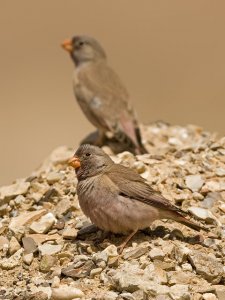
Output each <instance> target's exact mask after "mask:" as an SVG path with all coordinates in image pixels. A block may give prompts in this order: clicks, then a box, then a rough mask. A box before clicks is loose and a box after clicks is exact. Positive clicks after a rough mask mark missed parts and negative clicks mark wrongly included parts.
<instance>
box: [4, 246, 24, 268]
mask: <svg viewBox="0 0 225 300" xmlns="http://www.w3.org/2000/svg"><path fill="white" fill-rule="evenodd" d="M22 253H23V249H22V248H21V249H19V250H18V251H17V252H16V253H14V254H13V255H12V256H10V257H9V258H4V259H2V260H0V267H2V269H5V270H11V269H13V268H15V267H16V266H19V265H20V259H21V256H22Z"/></svg>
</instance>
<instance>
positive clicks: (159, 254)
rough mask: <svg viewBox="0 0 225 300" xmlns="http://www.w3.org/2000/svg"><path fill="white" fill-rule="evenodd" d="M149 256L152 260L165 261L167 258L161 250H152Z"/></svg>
mask: <svg viewBox="0 0 225 300" xmlns="http://www.w3.org/2000/svg"><path fill="white" fill-rule="evenodd" d="M149 256H150V257H151V259H153V260H154V259H159V260H160V259H163V258H164V256H165V253H164V252H163V251H162V250H161V249H159V248H152V249H151V250H150V252H149Z"/></svg>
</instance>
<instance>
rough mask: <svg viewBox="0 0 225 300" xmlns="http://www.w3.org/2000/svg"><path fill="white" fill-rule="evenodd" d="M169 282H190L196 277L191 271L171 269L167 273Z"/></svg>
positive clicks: (172, 283)
mask: <svg viewBox="0 0 225 300" xmlns="http://www.w3.org/2000/svg"><path fill="white" fill-rule="evenodd" d="M167 275H168V278H169V284H170V285H174V284H187V285H188V284H190V283H191V282H192V280H193V278H194V277H195V276H194V275H193V273H191V272H183V271H171V272H168V273H167Z"/></svg>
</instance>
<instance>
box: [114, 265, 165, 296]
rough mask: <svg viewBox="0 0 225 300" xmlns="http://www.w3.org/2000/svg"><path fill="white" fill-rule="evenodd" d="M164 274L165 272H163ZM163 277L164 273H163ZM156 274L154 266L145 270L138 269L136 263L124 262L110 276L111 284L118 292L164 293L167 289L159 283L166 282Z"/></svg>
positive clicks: (161, 276)
mask: <svg viewBox="0 0 225 300" xmlns="http://www.w3.org/2000/svg"><path fill="white" fill-rule="evenodd" d="M164 272H165V271H164ZM164 275H165V273H164ZM164 275H162V273H161V274H160V273H158V272H157V270H155V269H154V266H153V265H151V266H148V267H147V268H146V269H145V270H143V269H140V267H139V265H138V263H137V262H136V261H133V262H132V263H130V262H125V263H124V264H123V265H122V266H121V267H120V269H117V270H114V272H113V274H112V275H111V284H112V285H113V286H114V287H115V288H116V289H117V290H118V291H126V292H130V293H133V292H135V291H137V290H139V289H140V290H143V291H149V292H152V293H155V294H156V293H157V291H160V293H164V292H165V289H166V293H167V292H168V289H169V288H168V287H166V286H165V287H164V286H162V285H160V284H159V282H164V283H165V282H166V276H164Z"/></svg>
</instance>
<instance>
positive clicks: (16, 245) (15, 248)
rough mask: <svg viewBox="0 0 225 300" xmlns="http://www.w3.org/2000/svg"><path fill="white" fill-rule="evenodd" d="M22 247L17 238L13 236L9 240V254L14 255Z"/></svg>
mask: <svg viewBox="0 0 225 300" xmlns="http://www.w3.org/2000/svg"><path fill="white" fill-rule="evenodd" d="M20 248H21V246H20V244H19V242H18V241H17V239H16V238H15V237H14V236H13V237H12V238H11V240H10V242H9V254H10V255H13V254H14V253H15V252H16V251H18V250H19V249H20Z"/></svg>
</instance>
